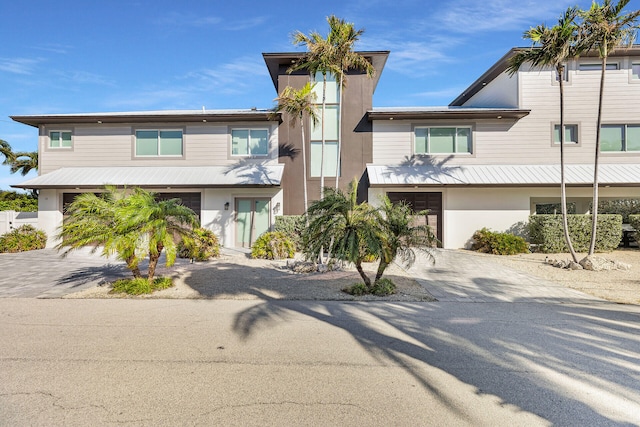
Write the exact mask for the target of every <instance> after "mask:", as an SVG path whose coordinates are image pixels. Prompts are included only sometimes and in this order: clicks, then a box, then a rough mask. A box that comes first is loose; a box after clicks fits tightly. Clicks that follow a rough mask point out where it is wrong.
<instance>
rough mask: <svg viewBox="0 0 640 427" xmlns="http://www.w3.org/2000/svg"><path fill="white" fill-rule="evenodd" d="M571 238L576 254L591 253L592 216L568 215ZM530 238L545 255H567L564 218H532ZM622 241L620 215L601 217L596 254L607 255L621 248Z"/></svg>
mask: <svg viewBox="0 0 640 427" xmlns="http://www.w3.org/2000/svg"><path fill="white" fill-rule="evenodd" d="M567 222H568V224H569V235H570V236H571V242H572V243H573V247H574V249H575V250H576V252H586V251H588V250H589V243H590V239H591V215H567ZM529 237H530V239H531V243H533V244H536V245H538V251H540V252H544V253H559V252H567V251H568V250H569V249H568V248H567V245H566V242H565V240H564V232H563V231H562V215H531V216H530V217H529ZM621 239H622V216H621V215H598V225H597V229H596V251H599V252H607V251H612V250H614V249H615V248H617V247H618V245H619V244H620V240H621Z"/></svg>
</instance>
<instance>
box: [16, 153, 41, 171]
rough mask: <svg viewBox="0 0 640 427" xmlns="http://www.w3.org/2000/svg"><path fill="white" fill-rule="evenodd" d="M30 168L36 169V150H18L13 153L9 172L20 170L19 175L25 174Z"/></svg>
mask: <svg viewBox="0 0 640 427" xmlns="http://www.w3.org/2000/svg"><path fill="white" fill-rule="evenodd" d="M32 170H38V152H37V151H28V152H27V151H19V152H17V153H15V157H14V159H13V161H12V162H11V170H10V171H11V173H16V172H20V175H22V176H25V175H26V174H28V173H29V172H31V171H32Z"/></svg>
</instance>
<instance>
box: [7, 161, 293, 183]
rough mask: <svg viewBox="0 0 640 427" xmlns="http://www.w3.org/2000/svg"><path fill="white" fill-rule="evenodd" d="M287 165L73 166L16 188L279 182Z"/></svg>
mask: <svg viewBox="0 0 640 427" xmlns="http://www.w3.org/2000/svg"><path fill="white" fill-rule="evenodd" d="M283 171H284V165H281V164H272V165H262V164H246V165H241V166H238V165H233V166H169V167H148V166H128V167H79V168H75V167H71V168H61V169H57V170H55V171H53V172H50V173H47V174H43V175H40V176H38V177H36V178H33V179H30V180H28V181H25V182H23V183H20V184H17V185H13V187H17V188H97V187H102V186H104V185H116V186H125V185H126V186H139V187H233V186H249V187H260V186H279V185H280V182H281V181H282V173H283Z"/></svg>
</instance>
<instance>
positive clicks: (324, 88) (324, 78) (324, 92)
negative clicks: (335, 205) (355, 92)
mask: <svg viewBox="0 0 640 427" xmlns="http://www.w3.org/2000/svg"><path fill="white" fill-rule="evenodd" d="M326 100H327V74H326V73H322V118H321V121H322V129H321V132H322V147H321V149H320V154H321V157H320V200H322V199H323V198H324V146H325V139H324V129H325V120H324V112H325V108H326V105H327V102H326Z"/></svg>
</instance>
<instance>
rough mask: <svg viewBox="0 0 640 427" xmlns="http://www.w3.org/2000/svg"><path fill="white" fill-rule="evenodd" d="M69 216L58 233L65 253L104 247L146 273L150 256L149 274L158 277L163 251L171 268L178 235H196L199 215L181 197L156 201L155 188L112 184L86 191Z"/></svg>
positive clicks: (107, 252) (150, 277)
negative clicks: (142, 264)
mask: <svg viewBox="0 0 640 427" xmlns="http://www.w3.org/2000/svg"><path fill="white" fill-rule="evenodd" d="M67 213H68V214H69V217H68V219H67V220H66V221H65V222H64V224H63V225H62V227H61V230H60V232H59V234H58V238H59V239H61V243H60V244H59V245H58V246H57V248H58V250H60V249H63V248H66V250H65V251H64V253H63V256H64V255H66V254H68V253H69V252H70V251H72V250H74V249H78V248H81V247H86V246H92V247H93V251H96V250H97V249H98V248H99V247H102V255H104V256H109V255H112V254H115V255H116V256H117V257H118V258H119V259H121V260H123V261H125V262H126V263H127V267H128V268H129V269H130V270H131V271H132V273H133V276H134V277H136V278H138V277H141V273H140V269H139V267H138V265H139V263H140V262H141V261H142V260H143V259H145V258H146V257H147V256H148V257H149V268H148V272H147V279H148V280H149V282H151V281H153V277H154V275H155V270H156V267H157V265H158V261H159V259H160V254H161V253H162V251H163V250H164V251H165V253H166V256H167V258H166V265H167V267H169V266H171V265H173V263H174V262H175V259H176V255H177V240H178V239H180V238H182V239H187V240H189V239H192V238H193V228H194V227H196V226H197V225H198V217H197V216H196V214H195V213H194V212H193V211H192V210H191V209H189V208H187V207H185V206H183V205H181V204H180V203H179V200H178V199H170V200H161V201H159V200H157V199H156V197H155V194H154V193H151V192H148V191H146V190H143V189H140V188H135V189H133V191H132V192H131V193H130V194H125V192H124V191H119V190H117V189H115V188H113V187H109V188H107V191H106V192H105V193H104V194H103V195H101V196H96V195H95V194H93V193H85V194H82V195H80V196H78V197H77V198H76V200H74V202H73V203H71V205H70V206H69V208H68V211H67Z"/></svg>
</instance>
